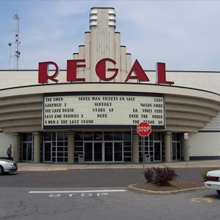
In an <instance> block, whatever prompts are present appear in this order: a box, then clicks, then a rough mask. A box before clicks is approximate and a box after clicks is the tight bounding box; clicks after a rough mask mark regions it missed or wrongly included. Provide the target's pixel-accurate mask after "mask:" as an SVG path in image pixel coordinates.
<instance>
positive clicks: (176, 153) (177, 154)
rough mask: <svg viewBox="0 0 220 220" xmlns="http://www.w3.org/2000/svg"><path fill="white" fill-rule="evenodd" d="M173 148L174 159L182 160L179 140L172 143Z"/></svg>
mask: <svg viewBox="0 0 220 220" xmlns="http://www.w3.org/2000/svg"><path fill="white" fill-rule="evenodd" d="M172 150H173V153H172V155H173V158H172V159H173V160H174V161H175V160H181V145H180V143H179V142H174V143H172Z"/></svg>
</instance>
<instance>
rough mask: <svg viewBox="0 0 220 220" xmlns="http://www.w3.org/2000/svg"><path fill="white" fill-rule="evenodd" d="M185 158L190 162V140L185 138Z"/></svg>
mask: <svg viewBox="0 0 220 220" xmlns="http://www.w3.org/2000/svg"><path fill="white" fill-rule="evenodd" d="M183 156H184V161H189V139H188V138H187V139H186V138H185V137H183Z"/></svg>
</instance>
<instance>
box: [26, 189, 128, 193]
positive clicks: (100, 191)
mask: <svg viewBox="0 0 220 220" xmlns="http://www.w3.org/2000/svg"><path fill="white" fill-rule="evenodd" d="M126 191H127V190H126V189H112V190H76V191H30V192H29V193H33V194H34V193H35V194H37V193H38V194H41V193H49V194H53V193H109V192H126Z"/></svg>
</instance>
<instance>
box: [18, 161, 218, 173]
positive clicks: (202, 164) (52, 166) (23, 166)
mask: <svg viewBox="0 0 220 220" xmlns="http://www.w3.org/2000/svg"><path fill="white" fill-rule="evenodd" d="M161 166H167V167H170V168H210V167H219V168H220V160H206V161H190V162H185V161H181V162H174V163H151V164H145V168H147V167H161ZM71 169H77V170H81V169H87V170H88V169H96V170H98V169H143V164H57V163H22V162H19V163H18V171H66V170H71Z"/></svg>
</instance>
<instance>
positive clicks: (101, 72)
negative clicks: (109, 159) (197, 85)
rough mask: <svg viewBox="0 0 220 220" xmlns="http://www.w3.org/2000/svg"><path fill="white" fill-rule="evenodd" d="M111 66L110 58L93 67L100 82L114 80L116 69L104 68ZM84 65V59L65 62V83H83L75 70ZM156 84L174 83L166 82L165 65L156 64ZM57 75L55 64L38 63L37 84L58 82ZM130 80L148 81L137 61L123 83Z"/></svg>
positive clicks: (57, 69)
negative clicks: (53, 69)
mask: <svg viewBox="0 0 220 220" xmlns="http://www.w3.org/2000/svg"><path fill="white" fill-rule="evenodd" d="M107 63H109V64H112V65H113V66H114V65H115V64H116V62H115V61H114V60H112V59H110V58H104V59H101V60H100V61H99V62H98V63H97V64H96V67H95V73H96V75H97V76H98V77H99V79H101V80H102V81H111V80H113V79H115V77H116V76H117V75H118V69H117V68H106V64H107ZM50 65H52V66H54V67H55V71H54V73H53V74H52V75H49V66H50ZM85 67H86V63H85V60H84V59H76V60H67V73H66V74H67V77H66V81H67V82H85V78H78V77H77V74H76V73H77V69H79V68H85ZM107 71H108V73H109V72H112V76H110V77H107V74H106V73H107ZM156 74H157V80H156V83H157V84H168V85H171V84H174V82H170V81H167V80H166V68H165V63H157V71H156ZM58 75H59V67H58V65H57V64H56V63H55V62H52V61H48V62H40V63H39V69H38V83H48V80H51V81H53V82H56V83H57V82H58V79H57V77H58ZM131 79H136V80H138V81H140V82H148V81H150V80H149V78H148V77H147V75H146V73H145V72H144V70H143V68H142V67H141V65H140V63H139V62H138V60H136V61H135V62H134V64H133V66H132V67H131V70H130V72H129V73H128V76H127V78H126V79H125V82H128V81H129V80H131Z"/></svg>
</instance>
